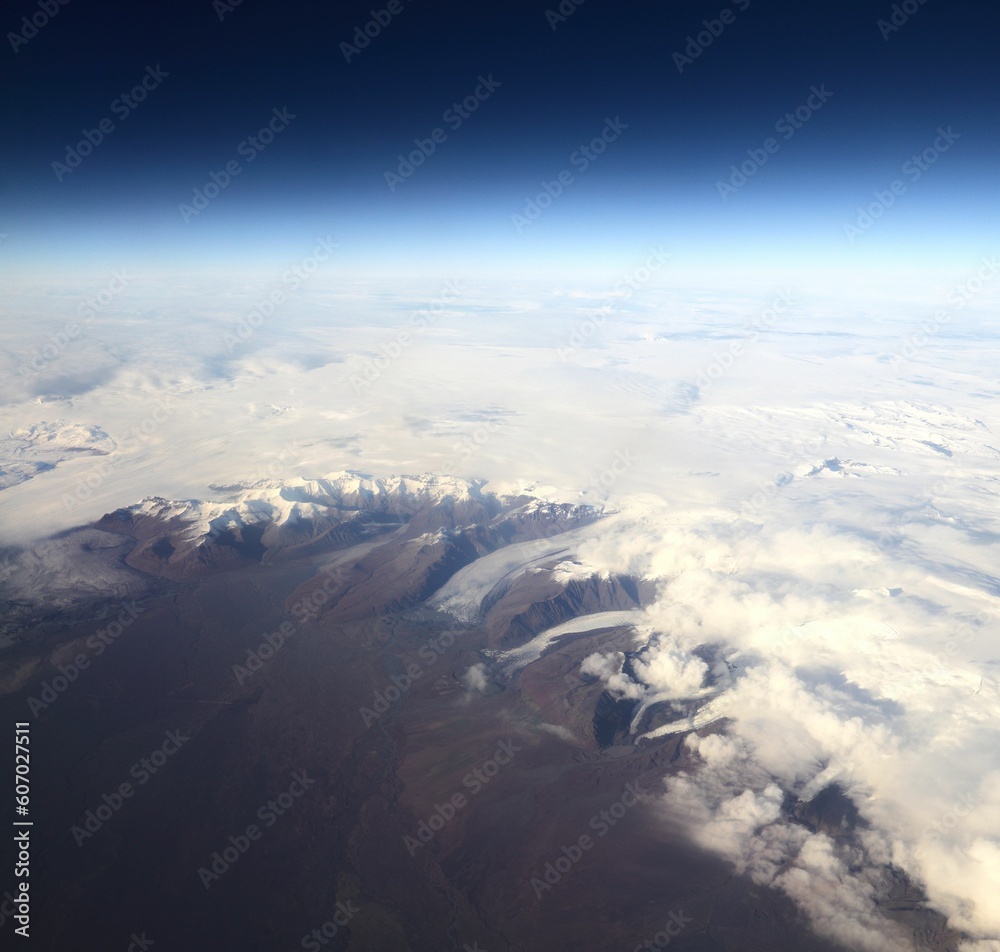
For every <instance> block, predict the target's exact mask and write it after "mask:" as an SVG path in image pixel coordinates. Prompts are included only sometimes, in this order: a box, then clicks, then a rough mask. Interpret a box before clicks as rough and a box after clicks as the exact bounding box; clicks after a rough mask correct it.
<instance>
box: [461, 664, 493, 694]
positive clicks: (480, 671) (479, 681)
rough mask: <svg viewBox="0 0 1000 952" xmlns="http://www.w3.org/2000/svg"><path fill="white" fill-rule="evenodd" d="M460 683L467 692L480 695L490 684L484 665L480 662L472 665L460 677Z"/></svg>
mask: <svg viewBox="0 0 1000 952" xmlns="http://www.w3.org/2000/svg"><path fill="white" fill-rule="evenodd" d="M461 681H462V684H464V685H465V688H466V690H467V691H471V692H473V693H476V694H482V693H483V692H484V691H485V690H486V689H487V687H489V683H490V682H489V676H488V669H487V667H486V665H485V664H483V663H482V662H479V663H478V664H474V665H473V666H472V667H471V668H469V670H468V671H466V672H465V674H463V675H462V677H461Z"/></svg>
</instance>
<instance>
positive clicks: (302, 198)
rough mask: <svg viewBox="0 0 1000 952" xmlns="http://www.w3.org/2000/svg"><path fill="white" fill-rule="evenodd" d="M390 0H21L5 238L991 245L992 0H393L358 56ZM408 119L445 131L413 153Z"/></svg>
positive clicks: (17, 262) (589, 254) (207, 250)
mask: <svg viewBox="0 0 1000 952" xmlns="http://www.w3.org/2000/svg"><path fill="white" fill-rule="evenodd" d="M45 3H46V5H47V6H48V8H49V9H53V8H54V5H55V0H45ZM227 6H228V7H229V8H230V9H229V10H228V11H227V10H225V9H224V8H225V7H227ZM814 6H816V7H817V8H816V9H812V7H814ZM894 6H895V7H896V9H897V10H898V11H899V12H897V13H896V14H895V21H896V24H898V29H893V30H892V31H891V32H890V31H889V28H888V27H886V26H884V25H883V26H882V27H880V26H879V21H880V20H883V21H885V22H887V23H889V24H890V26H892V25H893V24H892V18H893V11H894ZM387 7H388V4H386V3H384V2H381V0H376V2H374V3H373V2H372V0H367V2H365V3H355V2H346V3H337V4H326V3H315V2H314V3H308V2H296V0H292V2H286V3H282V4H277V3H273V2H271V3H265V2H264V0H242V2H241V3H239V5H235V6H234V5H232V4H231V3H223V2H222V0H219V2H218V3H216V4H214V5H213V2H212V0H199V2H197V3H189V2H179V3H170V4H166V3H149V4H141V5H136V4H135V3H118V2H110V3H102V4H94V3H89V4H88V3H85V2H84V0H72V2H68V3H66V5H64V6H57V10H58V12H56V13H55V15H54V16H51V17H49V16H48V14H47V13H45V12H44V8H43V7H42V6H41V5H40V4H39V2H38V0H35V2H27V0H14V2H13V3H12V4H10V5H8V6H7V7H6V8H5V12H4V14H3V21H2V22H3V27H4V30H5V31H6V33H7V38H6V40H5V43H4V48H3V49H2V50H0V62H2V65H3V69H4V71H5V77H4V90H5V102H4V105H5V108H4V110H3V114H2V124H3V142H4V150H3V167H2V178H0V189H2V191H0V232H3V233H6V235H7V237H6V238H5V239H4V241H3V243H2V245H0V252H2V255H3V259H2V260H4V261H5V263H6V264H8V265H9V266H10V267H13V268H15V269H23V268H25V267H31V268H35V267H38V268H42V269H45V270H48V269H50V268H52V267H53V266H55V267H57V268H62V269H73V268H75V267H81V268H88V267H91V266H93V267H99V268H102V269H103V268H105V267H106V266H107V267H110V266H114V265H120V264H125V263H132V264H139V263H145V264H148V265H151V266H162V267H165V268H176V267H199V268H201V267H213V268H214V267H224V266H232V265H245V264H248V263H250V264H254V265H255V264H256V263H257V262H260V261H265V262H269V263H273V264H274V265H279V264H287V262H288V261H294V260H296V259H297V258H299V257H301V256H302V255H304V254H306V253H307V252H308V251H309V249H310V248H311V247H312V245H313V243H314V241H315V239H316V238H317V237H318V236H326V235H333V236H334V237H335V238H336V239H337V240H338V241H339V242H340V243H341V258H342V260H343V261H344V262H345V264H349V265H350V267H351V268H352V269H355V270H361V271H374V272H400V273H405V272H407V271H410V270H416V271H419V270H422V269H427V268H432V269H434V270H436V271H441V272H447V271H449V269H451V270H454V269H455V268H463V269H466V270H471V271H476V270H480V271H483V272H491V273H499V274H507V273H510V274H512V275H513V274H516V273H518V272H521V271H523V272H525V273H528V272H531V271H538V270H543V271H546V272H548V271H557V270H564V269H565V270H576V269H580V270H584V271H589V270H590V269H591V268H592V267H594V266H595V265H596V266H601V265H608V266H609V267H611V268H612V270H613V269H614V267H616V266H617V265H618V263H627V262H628V261H631V260H633V259H635V258H636V257H638V256H641V255H644V254H645V249H646V248H648V247H649V246H650V245H653V244H656V245H660V246H663V247H666V248H668V249H669V250H671V251H672V252H673V253H675V255H677V256H679V257H678V260H679V261H681V262H682V263H684V264H689V265H691V266H695V265H701V266H704V267H707V268H711V267H712V266H713V265H714V264H715V263H716V262H727V263H730V264H732V263H733V262H738V263H741V264H743V265H745V266H747V267H751V268H752V267H757V266H785V265H789V266H793V267H797V266H800V265H813V266H821V265H824V264H827V263H834V264H837V265H845V266H848V267H853V266H858V267H861V266H870V265H872V264H873V263H880V264H893V265H898V266H900V267H904V268H905V267H909V266H916V267H921V268H923V267H926V266H928V265H930V264H935V263H936V264H941V265H942V266H945V267H954V268H961V266H962V263H963V262H965V261H967V262H968V263H969V264H970V265H971V264H972V263H974V262H975V261H977V260H978V259H979V258H980V257H981V256H982V255H983V254H985V253H987V252H991V251H993V250H994V249H995V247H996V237H997V236H996V233H995V232H996V227H995V223H996V221H997V219H998V214H997V213H998V211H1000V208H998V201H997V199H998V187H997V181H996V159H997V154H998V149H997V147H998V133H997V117H998V115H1000V110H998V108H997V107H998V96H1000V94H998V90H1000V84H998V82H997V80H998V72H1000V69H998V62H1000V57H998V56H997V45H996V37H997V35H998V26H1000V22H998V21H1000V13H998V11H997V10H996V9H995V7H993V6H992V5H991V6H990V7H989V8H984V7H983V6H981V5H980V4H974V3H970V2H948V3H946V2H945V0H927V2H925V3H923V4H920V3H918V2H917V0H907V3H905V4H901V5H894V4H893V3H892V2H880V0H872V2H847V3H837V4H823V5H812V4H802V3H768V4H765V3H764V2H763V0H733V2H731V3H729V4H728V5H727V4H725V3H723V2H720V0H714V2H712V3H675V4H667V3H641V2H615V3H611V2H609V0H585V2H583V3H582V4H580V5H579V6H578V7H577V8H576V9H575V10H573V5H572V4H571V3H570V2H569V0H566V2H564V3H563V4H562V7H561V9H562V11H563V13H568V15H567V16H566V18H565V20H563V21H557V20H556V18H555V17H549V16H548V15H547V12H546V11H547V10H554V11H559V9H560V5H559V4H558V3H556V2H544V0H543V2H538V3H532V2H522V3H518V4H517V5H516V6H515V5H513V4H510V5H504V4H475V5H474V4H469V3H432V2H429V0H428V2H424V0H412V2H411V0H393V8H394V9H397V10H398V12H397V13H395V14H393V15H391V16H388V15H386V16H383V17H382V19H383V20H385V19H388V22H387V23H385V25H384V26H382V27H381V28H380V30H379V31H378V35H376V36H374V37H372V38H371V39H370V42H369V43H368V45H367V46H366V47H365V48H363V49H360V48H359V49H358V52H356V53H350V62H348V61H347V57H346V56H345V54H344V47H343V46H342V44H345V43H351V42H352V38H353V36H354V35H355V30H356V28H358V27H363V26H364V25H365V24H366V23H367V22H368V21H370V20H371V19H372V17H371V12H370V11H371V10H373V9H375V10H385V9H386V8H387ZM512 7H513V9H512ZM904 8H905V9H907V10H912V11H914V12H912V13H911V14H909V15H908V16H907V17H906V18H905V19H904V17H903V15H902V11H903V9H904ZM219 10H222V12H223V14H224V16H223V18H222V19H221V20H220V17H219ZM724 10H725V11H728V12H727V13H725V14H723V13H722V11H724ZM23 17H27V18H28V21H29V22H30V20H31V19H32V18H33V17H34V18H35V19H36V22H37V23H41V24H42V25H41V26H40V27H38V29H37V31H36V32H35V34H34V35H32V36H27V33H26V32H25V30H24V21H23V20H22V18H23ZM46 19H48V21H49V22H45V21H46ZM704 20H708V21H715V22H710V24H709V30H708V31H706V27H705V25H704V24H703V21H704ZM553 24H555V29H553V28H552V25H553ZM713 27H714V30H715V32H716V33H718V35H717V36H713V35H712V33H711V28H713ZM371 32H372V33H375V32H376V30H375V29H374V27H371ZM15 34H22V36H21V37H18V36H15ZM699 34H701V38H700V40H699V36H698V35H699ZM25 36H27V39H26V42H23V41H22V39H23V37H25ZM689 37H693V38H694V44H695V45H694V46H693V47H692V46H690V44H689V39H688V38H689ZM706 39H711V43H710V44H709V43H706V42H705V40H706ZM14 46H16V47H17V50H16V52H15V50H14V49H13V47H14ZM348 52H350V51H348ZM675 53H679V54H684V55H686V56H687V55H688V54H690V55H689V56H688V58H689V60H690V62H685V61H684V60H682V59H679V58H678V57H676V56H675V55H674V54H675ZM678 65H680V67H682V69H679V68H678ZM157 69H159V72H157ZM144 78H145V79H146V85H147V89H146V90H145V91H143V92H144V93H145V98H144V101H142V102H132V101H131V98H129V99H128V100H123V99H122V98H121V97H122V95H123V94H126V95H129V91H130V90H131V89H132V88H133V87H135V86H136V85H137V84H140V83H141V82H142V81H143V79H144ZM482 79H486V80H487V81H488V83H487V85H483V83H482V81H481V80H482ZM814 88H815V89H816V90H820V91H822V92H823V95H822V96H820V97H819V98H817V96H816V94H815V93H813V92H811V90H813V89H814ZM477 91H478V92H479V99H478V101H477V102H476V103H475V105H476V109H475V111H474V112H465V109H464V107H463V108H462V110H461V111H462V112H465V118H463V117H462V115H461V112H456V111H449V110H452V107H453V105H454V104H456V103H458V104H461V103H462V101H463V100H465V99H466V97H469V96H472V97H475V96H476V93H477ZM143 92H140V94H139V96H140V97H141V96H142V95H143ZM811 96H812V99H811V100H810V97H811ZM137 98H138V97H137ZM797 109H800V110H801V111H800V112H799V114H798V115H799V118H797V119H794V121H789V120H786V119H785V118H784V117H786V115H787V114H789V113H791V114H792V115H793V118H794V115H795V113H796V110H797ZM274 110H278V112H279V114H280V113H281V111H282V110H287V111H286V112H285V113H284V115H285V117H286V118H285V119H282V120H279V119H278V118H276V116H275V113H274ZM289 116H294V118H288V117H289ZM803 117H804V118H803ZM609 119H610V120H612V122H611V123H610V124H609V123H608V122H607V120H609ZM102 121H103V122H104V129H105V130H106V131H105V132H104V133H103V140H102V141H100V142H99V143H98V144H97V145H95V146H94V148H93V150H92V151H91V153H90V154H88V155H80V156H79V162H78V164H77V165H76V167H74V168H72V169H71V168H70V166H71V164H72V163H73V162H75V161H76V156H75V153H76V154H78V153H80V152H86V151H87V148H86V144H85V146H84V148H83V149H77V148H76V147H77V145H78V144H79V143H80V142H81V141H82V140H84V139H85V136H84V131H85V130H95V129H96V130H97V132H92V133H91V138H95V139H96V138H97V136H98V133H100V132H101V123H102ZM272 121H273V128H272V132H269V133H265V134H264V135H263V136H262V137H261V138H258V139H251V137H254V136H256V135H257V134H258V132H259V130H261V129H262V128H266V127H267V125H268V123H269V122H272ZM273 129H276V130H277V131H273ZM435 130H439V131H438V132H437V133H435ZM939 130H944V132H945V133H946V135H945V136H944V137H942V133H941V132H939ZM949 130H950V133H949ZM601 136H603V142H601V143H597V144H596V150H601V149H603V151H602V152H601V153H600V154H597V152H596V151H595V152H585V153H580V152H578V150H579V149H580V147H581V146H587V148H588V150H589V148H590V146H589V145H588V144H589V143H592V141H593V140H594V139H595V137H601ZM435 138H436V140H437V141H435ZM769 139H770V140H771V141H770V143H768V140H769ZM415 140H424V141H425V151H427V150H429V145H433V146H434V151H433V154H431V155H429V156H426V157H425V158H424V160H423V162H422V164H420V165H419V167H415V168H413V170H412V174H410V173H408V172H407V169H408V168H409V166H407V165H405V164H403V165H401V164H400V158H399V157H400V155H401V154H402V155H404V156H406V155H407V154H408V153H410V152H411V151H413V150H414V149H415V148H417V147H418V146H417V144H415ZM588 154H589V155H590V156H591V158H587V156H588ZM915 155H916V156H921V155H922V156H923V157H922V158H921V159H920V160H919V161H918V162H917V163H916V164H912V161H911V160H912V159H913V157H914V156H915ZM417 158H418V159H419V158H420V156H418V157H417ZM762 159H766V161H762ZM53 163H59V164H57V165H54V164H53ZM230 163H232V164H231V165H230V169H236V170H238V171H236V172H235V174H231V173H230V172H226V168H227V164H230ZM908 163H910V164H908ZM734 165H736V166H737V167H739V166H740V165H745V167H744V168H743V169H742V170H740V169H739V168H737V170H736V171H735V172H734V171H733V168H732V166H734ZM212 173H215V179H214V182H213V177H212ZM387 173H391V174H390V175H389V181H387ZM560 173H562V181H561V182H560ZM227 175H229V178H230V180H229V182H228V184H225V182H226V176H227ZM743 175H745V176H746V178H745V181H744V180H743V179H742V178H741V176H743ZM219 182H222V183H223V184H224V186H225V187H221V188H219V189H218V194H214V192H215V189H216V186H217V184H218V183H219ZM894 182H895V183H897V184H896V187H895V190H894V188H893V183H894ZM546 183H549V184H548V188H546ZM206 186H207V188H206ZM196 190H200V193H201V194H202V195H205V194H208V195H210V196H212V197H211V200H210V201H207V204H206V202H205V201H204V200H203V199H201V198H199V197H198V195H199V193H198V192H196ZM552 193H557V194H555V196H554V197H552V198H551V201H550V199H549V196H550V195H552ZM872 203H875V205H876V206H877V207H875V208H874V209H871V215H872V217H870V218H867V219H866V218H865V217H864V216H863V215H860V214H859V212H858V208H859V206H862V207H864V206H869V205H872ZM199 204H200V205H204V207H203V208H199V207H197V206H198V205H199ZM182 206H188V209H189V210H188V211H185V209H184V207H182ZM542 206H546V207H544V208H543V207H542ZM848 226H849V227H848Z"/></svg>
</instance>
